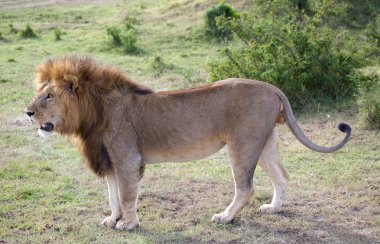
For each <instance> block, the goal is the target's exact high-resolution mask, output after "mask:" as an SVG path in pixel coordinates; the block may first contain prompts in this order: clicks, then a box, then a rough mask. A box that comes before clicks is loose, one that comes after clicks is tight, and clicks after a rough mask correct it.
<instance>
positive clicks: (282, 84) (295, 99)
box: [210, 0, 363, 108]
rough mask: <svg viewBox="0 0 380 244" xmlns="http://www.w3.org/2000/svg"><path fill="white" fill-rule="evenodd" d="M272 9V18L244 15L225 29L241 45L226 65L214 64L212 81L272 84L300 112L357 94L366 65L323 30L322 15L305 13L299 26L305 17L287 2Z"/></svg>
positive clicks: (346, 43) (347, 44) (346, 41)
mask: <svg viewBox="0 0 380 244" xmlns="http://www.w3.org/2000/svg"><path fill="white" fill-rule="evenodd" d="M276 3H277V4H276ZM270 4H271V6H272V8H271V11H270V12H268V13H267V14H269V15H271V16H270V17H269V18H256V17H253V16H249V15H247V14H245V15H242V16H241V18H239V19H235V20H224V21H223V22H222V23H221V24H223V25H226V26H228V27H229V28H230V29H231V30H232V31H233V32H234V33H235V34H236V36H237V37H238V38H239V39H240V40H241V41H242V43H243V44H242V45H241V46H240V47H231V48H227V49H225V50H224V51H223V52H222V59H219V60H217V61H214V62H212V63H211V73H210V76H211V79H212V80H220V79H224V78H228V77H243V78H251V79H258V80H263V81H267V82H270V83H272V84H274V85H276V86H278V87H279V88H281V89H282V90H283V91H284V92H285V93H286V94H287V96H288V97H289V100H291V102H292V104H293V105H294V106H295V107H296V108H297V107H298V108H299V107H301V106H303V105H305V104H306V103H308V102H309V101H310V100H323V99H326V98H330V99H337V98H340V97H345V96H349V95H351V94H353V92H354V91H355V88H356V83H355V80H354V79H353V78H352V75H353V74H354V73H355V71H354V68H357V67H359V65H360V64H363V62H362V60H361V59H360V58H359V54H358V53H357V51H356V48H355V45H354V44H355V43H354V41H353V40H352V39H350V38H349V37H347V36H344V35H340V36H336V34H335V33H333V32H332V30H331V29H329V28H327V27H321V26H320V24H319V23H320V19H319V18H320V16H321V15H322V13H321V12H318V13H317V14H316V15H315V16H314V17H309V16H307V15H306V14H305V13H303V15H302V20H301V21H300V15H299V14H302V13H298V12H296V11H294V9H293V8H294V6H292V4H291V3H290V2H289V1H288V0H282V1H281V0H279V1H273V2H271V3H270ZM324 7H325V8H326V6H324ZM325 8H323V9H325Z"/></svg>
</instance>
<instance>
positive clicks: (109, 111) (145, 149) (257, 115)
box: [26, 56, 351, 230]
mask: <svg viewBox="0 0 380 244" xmlns="http://www.w3.org/2000/svg"><path fill="white" fill-rule="evenodd" d="M36 83H37V91H36V96H35V97H34V99H33V100H32V101H31V103H30V104H29V105H28V107H27V109H26V113H27V115H28V116H29V117H30V118H31V120H33V121H36V122H37V123H38V124H39V125H40V128H39V132H40V134H41V135H45V134H51V132H53V131H55V132H58V133H60V134H63V135H69V136H70V137H73V138H76V139H77V141H78V145H79V149H80V151H81V152H82V154H83V155H84V157H85V161H86V163H87V165H88V166H89V167H90V168H91V169H92V170H93V171H94V172H95V174H97V175H98V176H105V177H106V179H107V183H108V190H109V204H110V206H111V209H112V214H111V216H109V217H107V218H105V219H104V221H103V222H102V224H103V225H105V226H108V227H112V228H116V229H119V230H130V229H133V228H135V227H137V226H138V225H139V220H138V217H137V213H136V210H137V195H138V191H139V182H140V179H141V178H142V176H143V171H144V166H145V165H146V164H152V163H159V162H169V161H171V162H183V161H191V160H196V159H200V158H203V157H206V156H208V155H210V154H212V153H215V152H217V151H218V150H220V149H221V148H222V147H224V146H225V145H227V148H228V153H229V156H230V159H231V167H232V171H233V176H234V180H235V197H234V199H233V201H232V202H231V204H230V205H229V206H228V207H227V208H226V209H225V210H224V211H223V212H221V213H219V214H216V215H214V217H213V218H212V219H213V221H216V222H222V223H228V222H231V221H232V220H233V219H234V218H235V216H236V215H237V214H238V213H239V211H240V210H241V209H242V208H243V207H244V205H245V204H246V203H247V201H248V199H249V197H250V196H251V193H252V192H251V188H252V177H253V173H254V171H255V168H256V164H257V163H259V165H260V166H261V167H262V168H263V169H264V170H265V171H266V172H267V173H268V175H269V177H270V179H271V180H272V182H273V186H274V195H273V199H272V202H271V203H270V204H264V205H263V206H261V207H260V210H261V211H263V212H267V213H274V212H278V211H279V210H280V208H281V206H282V204H283V201H284V193H285V189H286V186H287V181H288V173H287V171H286V170H285V168H284V167H283V166H282V164H281V161H280V155H279V151H278V146H277V139H278V136H277V130H276V128H275V125H276V123H281V122H284V121H285V122H286V124H287V125H288V127H289V128H290V130H291V131H292V133H293V134H294V136H295V137H296V138H297V139H298V140H299V141H300V142H301V143H302V144H304V145H305V146H306V147H308V148H310V149H311V150H314V151H317V152H323V153H328V152H333V151H336V150H338V149H340V148H341V147H343V145H344V144H346V142H347V141H348V139H349V137H350V134H351V128H350V126H349V125H347V124H344V123H341V124H340V125H339V130H341V131H342V132H345V133H346V134H345V137H344V139H343V140H342V142H340V143H339V144H338V145H336V146H333V147H321V146H318V145H316V144H314V143H313V142H312V141H310V140H309V139H308V138H307V137H306V136H305V135H304V133H303V132H302V130H301V129H300V127H299V125H298V124H297V121H296V120H295V118H294V116H293V113H292V109H291V107H290V104H289V101H288V99H287V98H286V96H285V95H284V94H283V93H282V92H281V91H280V90H279V89H278V88H276V87H274V86H272V85H270V84H267V83H264V82H260V81H253V80H246V79H237V78H232V79H227V80H222V81H218V82H216V83H214V84H211V85H208V86H204V87H199V88H194V89H189V90H179V91H170V92H154V91H152V90H150V89H149V88H146V87H143V86H141V85H139V84H137V83H135V82H134V81H132V80H131V79H129V78H127V77H126V76H124V75H123V74H122V73H121V72H119V71H117V70H115V69H113V68H111V67H107V66H103V65H100V64H98V63H96V62H95V61H93V60H92V59H90V58H89V57H77V56H66V57H63V58H57V59H51V60H48V61H46V62H45V63H44V64H42V65H41V66H40V67H39V68H38V71H37V77H36Z"/></svg>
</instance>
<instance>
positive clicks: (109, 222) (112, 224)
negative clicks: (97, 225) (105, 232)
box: [102, 216, 117, 228]
mask: <svg viewBox="0 0 380 244" xmlns="http://www.w3.org/2000/svg"><path fill="white" fill-rule="evenodd" d="M116 222H117V221H115V220H114V219H113V218H112V217H111V216H108V217H106V218H105V219H104V220H103V221H102V225H104V226H106V227H109V228H115V226H116Z"/></svg>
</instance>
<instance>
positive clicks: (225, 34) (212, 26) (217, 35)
mask: <svg viewBox="0 0 380 244" xmlns="http://www.w3.org/2000/svg"><path fill="white" fill-rule="evenodd" d="M220 17H223V18H228V19H236V18H238V17H239V15H238V14H237V12H236V11H235V10H234V9H233V8H232V7H231V5H229V4H226V3H220V4H218V5H215V6H213V7H212V8H211V9H209V10H207V12H206V15H205V21H206V35H207V36H209V37H211V38H214V39H217V40H219V41H220V40H230V39H231V38H232V32H231V30H230V29H229V28H228V27H227V26H218V23H217V20H218V18H220Z"/></svg>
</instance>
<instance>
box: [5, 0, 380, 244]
mask: <svg viewBox="0 0 380 244" xmlns="http://www.w3.org/2000/svg"><path fill="white" fill-rule="evenodd" d="M59 2H60V4H57V5H56V4H52V3H51V1H32V0H30V1H0V32H1V33H2V37H3V39H2V40H0V153H1V156H0V157H1V158H0V242H5V243H8V242H9V243H15V242H22V243H24V242H37V243H41V242H83V243H88V242H99V243H112V242H115V243H119V242H130V243H134V242H140V243H145V242H209V243H214V242H217V243H218V242H245V243H252V242H256V243H262V242H270V243H284V242H286V243H295V242H299V243H304V242H311V243H313V242H314V243H315V242H318V243H319V242H322V243H323V242H325V243H378V242H379V240H380V190H379V186H380V185H379V183H380V164H379V162H380V153H379V152H380V140H379V133H378V132H374V131H364V130H362V129H360V128H359V126H358V125H357V117H356V115H357V111H356V108H355V105H354V104H353V103H350V104H349V105H348V106H345V105H342V106H338V107H340V109H328V108H327V109H326V108H321V109H319V108H315V110H313V111H310V112H309V113H303V114H301V115H298V117H299V118H300V122H301V125H302V127H303V128H304V129H305V131H306V133H307V134H308V135H309V136H311V138H312V139H313V140H315V141H316V142H318V143H320V144H329V145H332V144H335V143H336V142H337V141H339V140H340V139H341V138H342V134H340V133H339V132H338V131H337V129H336V125H337V123H338V122H339V121H341V120H344V121H347V122H349V123H350V124H351V125H352V126H353V134H352V139H351V140H350V142H349V143H348V144H347V146H346V147H344V148H343V149H342V150H340V151H339V152H337V153H333V154H319V153H315V152H312V151H310V150H308V149H306V148H305V147H303V146H302V145H301V144H300V143H299V142H298V141H297V140H296V139H295V138H294V137H293V136H292V135H291V133H290V132H289V130H288V129H287V128H286V127H284V126H281V127H280V132H281V135H280V138H281V144H280V148H281V152H282V158H283V161H284V164H285V166H286V168H287V169H288V170H289V172H290V176H291V177H290V181H289V188H288V192H287V199H286V204H285V206H284V208H283V211H282V212H281V213H279V214H275V215H265V214H261V213H260V212H259V210H258V209H259V206H260V205H261V204H263V203H268V202H270V200H271V197H272V186H271V183H270V181H269V178H268V177H267V176H266V175H265V174H264V173H263V172H262V170H261V169H259V168H258V169H257V170H256V172H255V177H254V188H255V194H254V196H253V197H252V198H251V199H250V201H249V204H248V205H247V206H246V207H245V208H244V210H243V211H242V213H241V214H240V215H239V216H238V218H237V219H236V220H235V222H234V223H233V224H229V225H221V224H215V223H212V222H211V216H212V215H213V214H215V213H217V212H219V211H221V210H223V209H224V208H225V207H226V206H227V205H228V204H229V202H230V201H231V199H232V197H233V179H232V174H231V170H230V166H229V164H228V158H227V155H226V153H225V151H224V150H222V151H221V152H219V153H217V154H215V155H213V156H211V157H209V158H206V159H203V160H199V161H196V162H189V163H182V164H160V165H150V166H148V167H147V169H146V173H145V177H144V179H143V182H142V187H141V194H140V198H139V217H140V224H141V226H140V227H139V228H138V229H136V230H134V231H132V232H120V231H116V230H111V229H106V228H103V227H102V226H100V224H99V223H100V222H101V220H102V219H103V218H104V217H105V216H106V215H108V214H109V213H110V209H109V206H108V199H107V198H108V193H107V187H106V184H105V181H104V180H103V179H98V178H96V177H95V176H94V175H92V174H91V173H90V172H89V170H87V169H86V168H85V166H84V164H83V163H82V158H81V157H80V155H79V154H78V152H77V150H76V149H75V148H74V147H73V146H72V145H71V143H69V141H68V140H66V139H64V138H61V137H58V136H55V137H53V138H50V139H47V140H44V139H41V138H40V137H39V136H38V134H37V131H36V130H37V126H36V125H35V124H34V125H33V124H31V123H30V122H28V120H27V118H26V115H24V112H23V110H24V108H25V106H26V104H27V103H28V102H29V100H30V98H31V97H32V96H33V93H34V85H33V82H32V80H33V78H34V72H35V66H36V65H37V64H39V63H41V62H42V61H44V60H45V59H46V58H47V57H51V56H55V55H58V54H64V53H73V52H74V53H88V54H91V55H92V56H95V57H96V58H97V59H99V60H102V61H103V62H105V63H110V64H113V65H115V66H117V67H118V68H120V69H122V70H125V71H126V73H128V74H129V75H130V76H131V77H133V78H135V79H136V80H139V81H141V82H142V83H144V84H146V85H149V86H151V87H153V88H154V89H157V90H167V89H175V88H182V87H190V86H194V85H196V84H200V83H204V82H207V77H208V66H207V64H208V62H209V61H210V60H212V59H214V58H217V51H218V50H219V49H220V48H223V46H224V45H226V44H223V43H221V44H218V43H212V42H211V43H210V42H207V41H205V40H204V39H202V38H201V37H200V36H201V34H200V32H201V28H202V27H201V26H202V16H203V13H204V11H205V9H207V8H208V7H210V6H211V5H212V4H214V3H215V2H212V1H206V0H196V1H185V0H173V1H170V2H168V1H163V0H160V1H149V0H144V1H137V0H136V1H125V2H118V1H113V2H108V1H107V2H106V1H104V2H102V1H96V2H92V1H59ZM231 3H232V4H233V5H234V6H235V7H236V8H237V9H244V8H246V7H247V5H249V4H251V3H250V2H249V1H242V0H235V1H231ZM184 13H186V14H184ZM130 18H135V19H136V20H137V25H136V27H137V29H138V36H139V41H138V46H139V48H140V50H141V51H140V53H139V54H135V55H125V54H123V53H120V51H118V50H113V49H110V48H109V47H108V45H107V41H108V38H107V35H106V32H105V26H107V25H114V24H120V23H122V22H123V20H125V19H130ZM27 23H30V24H31V26H32V28H33V29H34V31H35V32H36V34H37V35H38V37H37V38H35V39H22V38H20V37H19V35H18V34H12V33H10V32H11V31H10V27H9V24H12V25H13V27H14V28H15V29H18V30H20V29H24V28H25V26H26V24H27ZM56 28H59V29H60V30H61V31H62V36H61V37H62V40H61V41H55V40H54V34H53V31H54V29H56ZM157 57H160V59H161V60H163V62H164V63H165V64H166V65H164V66H163V69H162V70H160V73H159V74H158V73H157V70H156V69H155V68H154V66H153V65H152V60H155V59H156V58H157Z"/></svg>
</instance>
